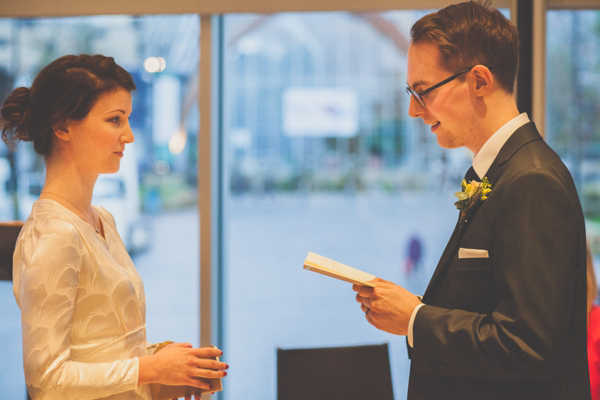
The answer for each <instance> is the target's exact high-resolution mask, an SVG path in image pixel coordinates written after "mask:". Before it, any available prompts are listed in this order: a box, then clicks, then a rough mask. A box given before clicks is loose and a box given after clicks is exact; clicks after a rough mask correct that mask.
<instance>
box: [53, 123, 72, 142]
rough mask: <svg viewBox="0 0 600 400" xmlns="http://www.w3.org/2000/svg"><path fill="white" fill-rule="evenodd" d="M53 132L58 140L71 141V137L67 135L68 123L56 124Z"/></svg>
mask: <svg viewBox="0 0 600 400" xmlns="http://www.w3.org/2000/svg"><path fill="white" fill-rule="evenodd" d="M52 130H53V131H54V135H55V136H56V137H57V138H58V139H59V140H63V141H65V142H68V141H70V140H71V135H70V134H69V121H63V122H61V123H58V124H56V125H55V126H53V127H52Z"/></svg>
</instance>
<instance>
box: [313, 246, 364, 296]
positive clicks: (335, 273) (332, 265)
mask: <svg viewBox="0 0 600 400" xmlns="http://www.w3.org/2000/svg"><path fill="white" fill-rule="evenodd" d="M304 269H307V270H309V271H313V272H318V273H319V274H323V275H327V276H330V277H332V278H336V279H340V280H342V281H346V282H350V283H354V284H357V285H362V286H369V287H375V285H373V284H372V283H369V282H368V281H370V280H371V279H375V275H372V274H368V273H366V272H364V271H361V270H359V269H356V268H352V267H349V266H347V265H344V264H342V263H339V262H337V261H334V260H332V259H329V258H327V257H323V256H320V255H318V254H315V253H313V252H309V253H308V255H307V256H306V260H304Z"/></svg>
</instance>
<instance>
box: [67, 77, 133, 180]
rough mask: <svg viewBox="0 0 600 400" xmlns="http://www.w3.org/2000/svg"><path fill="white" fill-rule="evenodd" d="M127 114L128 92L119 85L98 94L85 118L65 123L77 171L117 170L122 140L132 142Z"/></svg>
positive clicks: (122, 148) (122, 150) (96, 172)
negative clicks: (117, 87) (116, 87)
mask: <svg viewBox="0 0 600 400" xmlns="http://www.w3.org/2000/svg"><path fill="white" fill-rule="evenodd" d="M130 115H131V93H130V92H129V91H127V90H125V89H122V88H119V89H116V90H114V91H111V92H106V93H104V94H102V95H101V96H100V97H99V98H98V100H97V101H96V103H95V104H94V106H93V107H92V109H91V110H90V112H89V113H88V115H86V116H85V118H83V119H82V120H80V121H69V122H68V123H67V130H68V134H69V136H68V137H69V142H70V144H69V145H70V146H71V150H72V153H71V154H72V157H73V159H74V160H75V162H76V164H77V168H78V169H79V171H80V172H82V173H90V174H105V173H114V172H117V171H118V170H119V167H120V164H121V158H123V152H124V151H125V144H127V143H131V142H133V132H132V131H131V127H130V126H129V116H130Z"/></svg>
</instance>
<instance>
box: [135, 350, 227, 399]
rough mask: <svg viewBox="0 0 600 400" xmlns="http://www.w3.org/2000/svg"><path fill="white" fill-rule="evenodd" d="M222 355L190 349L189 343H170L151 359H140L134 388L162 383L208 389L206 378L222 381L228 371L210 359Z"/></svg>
mask: <svg viewBox="0 0 600 400" xmlns="http://www.w3.org/2000/svg"><path fill="white" fill-rule="evenodd" d="M222 354H223V352H222V351H221V350H219V349H217V348H216V347H202V348H197V349H195V348H193V347H192V345H191V344H189V343H172V344H169V345H167V346H165V347H164V348H163V349H162V350H161V351H159V352H157V353H156V354H153V355H151V356H146V357H140V372H139V378H138V385H145V384H149V383H162V384H164V385H173V386H178V385H187V386H193V387H197V388H201V389H206V390H210V389H212V387H211V385H210V383H209V382H208V381H207V379H214V378H223V377H224V376H225V375H227V372H225V370H226V369H227V368H229V366H228V365H227V364H225V363H224V362H220V361H216V360H214V358H215V357H219V356H221V355H222Z"/></svg>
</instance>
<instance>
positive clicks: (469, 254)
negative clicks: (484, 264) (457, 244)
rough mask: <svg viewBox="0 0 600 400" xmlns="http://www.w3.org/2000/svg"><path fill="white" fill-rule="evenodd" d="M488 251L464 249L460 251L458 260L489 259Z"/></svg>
mask: <svg viewBox="0 0 600 400" xmlns="http://www.w3.org/2000/svg"><path fill="white" fill-rule="evenodd" d="M489 256H490V255H489V253H488V251H487V250H480V249H465V248H463V247H461V248H459V249H458V258H489Z"/></svg>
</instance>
